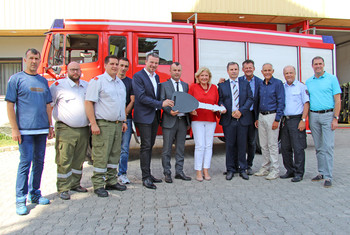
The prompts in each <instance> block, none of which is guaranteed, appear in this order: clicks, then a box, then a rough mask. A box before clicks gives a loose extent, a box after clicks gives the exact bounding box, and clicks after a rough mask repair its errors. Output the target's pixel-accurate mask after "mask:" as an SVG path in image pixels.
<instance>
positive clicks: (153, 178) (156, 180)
mask: <svg viewBox="0 0 350 235" xmlns="http://www.w3.org/2000/svg"><path fill="white" fill-rule="evenodd" d="M151 180H152V182H153V183H162V182H163V180H161V179H157V178H155V177H154V176H153V175H151Z"/></svg>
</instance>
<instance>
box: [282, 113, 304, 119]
mask: <svg viewBox="0 0 350 235" xmlns="http://www.w3.org/2000/svg"><path fill="white" fill-rule="evenodd" d="M301 116H302V115H301V114H298V115H289V116H283V117H284V118H285V119H293V118H301Z"/></svg>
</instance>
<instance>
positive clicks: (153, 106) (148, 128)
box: [132, 53, 174, 189]
mask: <svg viewBox="0 0 350 235" xmlns="http://www.w3.org/2000/svg"><path fill="white" fill-rule="evenodd" d="M158 65H159V55H158V54H156V53H150V54H147V56H146V66H145V68H144V69H142V70H141V71H139V72H137V73H135V74H134V76H133V79H132V86H133V89H134V95H135V104H134V122H135V125H136V127H137V128H138V129H139V132H140V137H141V148H140V165H141V171H142V181H143V185H144V186H145V187H146V188H150V189H156V188H157V187H156V186H155V185H154V183H160V182H162V180H161V179H156V178H155V177H153V176H152V175H151V156H152V148H153V145H154V142H155V139H156V135H157V130H158V125H159V120H160V109H161V108H162V107H166V106H170V107H173V106H174V102H173V101H172V100H164V101H160V100H159V94H160V83H159V76H158V75H157V74H156V73H155V71H156V69H157V68H158Z"/></svg>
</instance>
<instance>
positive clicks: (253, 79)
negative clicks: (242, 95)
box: [238, 60, 262, 175]
mask: <svg viewBox="0 0 350 235" xmlns="http://www.w3.org/2000/svg"><path fill="white" fill-rule="evenodd" d="M242 71H243V72H244V76H242V77H239V78H238V79H245V80H247V81H248V82H249V85H250V88H251V89H252V92H253V98H254V104H253V105H252V106H251V107H250V109H249V110H250V113H251V116H252V118H253V122H252V123H251V124H249V125H248V143H247V164H248V168H247V174H248V175H252V174H253V170H252V166H253V160H254V156H255V151H256V136H257V134H258V129H257V128H256V127H255V125H254V122H255V116H256V115H255V113H257V112H258V92H256V91H257V89H258V87H259V83H261V82H262V80H261V78H259V77H257V76H255V75H254V71H255V67H254V61H253V60H245V61H243V63H242Z"/></svg>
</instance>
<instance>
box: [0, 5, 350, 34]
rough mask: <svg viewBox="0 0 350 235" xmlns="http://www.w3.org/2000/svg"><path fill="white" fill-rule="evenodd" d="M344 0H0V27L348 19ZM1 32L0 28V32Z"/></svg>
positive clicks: (26, 27) (10, 28) (349, 16)
mask: <svg viewBox="0 0 350 235" xmlns="http://www.w3.org/2000/svg"><path fill="white" fill-rule="evenodd" d="M347 5H348V0H307V1H305V0H215V1H214V0H176V1H172V0H147V1H145V0H128V1H125V0H124V1H122V0H102V1H101V0H74V1H72V0H61V1H56V0H35V1H28V0H0V31H1V30H13V29H18V30H20V29H48V28H50V26H51V24H52V22H53V20H54V19H62V18H65V19H86V18H89V19H116V20H141V21H162V22H170V21H171V12H199V13H234V14H240V13H242V14H257V15H281V16H282V15H283V16H302V17H325V18H343V19H350V15H349V14H348V8H347V7H342V6H347ZM0 35H1V32H0Z"/></svg>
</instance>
